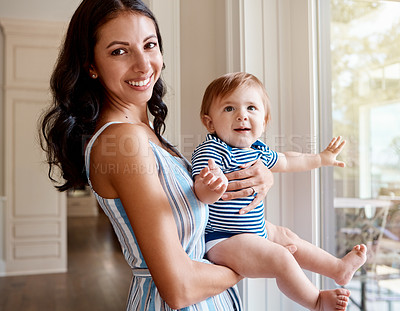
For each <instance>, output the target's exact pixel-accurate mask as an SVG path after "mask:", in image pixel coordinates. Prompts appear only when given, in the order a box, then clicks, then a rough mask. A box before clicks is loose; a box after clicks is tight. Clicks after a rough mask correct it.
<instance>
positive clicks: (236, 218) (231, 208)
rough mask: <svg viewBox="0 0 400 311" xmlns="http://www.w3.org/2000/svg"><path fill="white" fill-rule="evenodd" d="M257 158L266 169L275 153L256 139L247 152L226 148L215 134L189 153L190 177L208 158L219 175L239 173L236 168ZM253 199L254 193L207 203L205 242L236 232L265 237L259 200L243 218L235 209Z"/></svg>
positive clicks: (197, 172)
mask: <svg viewBox="0 0 400 311" xmlns="http://www.w3.org/2000/svg"><path fill="white" fill-rule="evenodd" d="M260 158H261V160H262V161H263V163H264V165H265V166H266V167H267V168H272V167H273V166H274V165H275V163H276V161H277V160H278V154H277V153H276V152H275V151H273V150H271V149H270V148H269V147H268V146H266V145H265V144H264V143H263V142H262V141H260V140H257V141H256V142H255V143H254V144H253V145H252V146H251V148H250V149H241V148H236V147H232V146H229V145H227V144H226V143H225V142H224V141H222V140H221V139H219V138H218V137H216V136H215V135H212V134H208V135H207V137H206V140H205V141H204V142H203V143H201V144H200V145H199V146H198V147H197V148H196V149H195V150H194V152H193V155H192V176H193V177H194V176H196V175H197V174H199V173H200V171H201V170H202V169H203V168H204V167H206V166H208V160H209V159H213V160H214V161H215V163H216V164H217V165H218V166H219V167H220V168H221V170H222V172H223V173H224V174H227V173H230V172H233V171H237V170H240V165H243V164H246V163H248V162H251V161H254V160H258V159H260ZM254 197H255V194H253V195H251V196H248V197H245V198H238V199H234V200H231V201H223V200H219V201H217V202H215V203H214V204H209V209H210V216H209V219H208V223H207V227H206V241H207V242H209V241H213V240H220V239H224V238H227V237H230V236H232V235H235V234H240V233H255V234H257V235H259V236H261V237H264V238H266V237H267V231H266V228H265V216H264V204H263V202H262V201H261V203H260V204H259V205H258V206H257V207H256V208H254V209H253V210H252V211H250V212H248V213H246V214H243V215H240V214H239V210H240V209H242V208H243V207H245V206H247V205H249V204H250V203H251V202H252V201H253V199H254ZM210 245H214V244H213V243H211V244H210ZM207 246H208V245H207ZM209 248H210V247H208V249H209Z"/></svg>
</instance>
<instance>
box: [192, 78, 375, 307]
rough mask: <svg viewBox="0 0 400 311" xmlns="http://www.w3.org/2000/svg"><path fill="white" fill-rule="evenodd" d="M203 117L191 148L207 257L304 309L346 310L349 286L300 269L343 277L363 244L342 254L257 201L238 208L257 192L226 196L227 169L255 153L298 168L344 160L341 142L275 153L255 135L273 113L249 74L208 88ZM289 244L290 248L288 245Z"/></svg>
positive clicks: (275, 164)
mask: <svg viewBox="0 0 400 311" xmlns="http://www.w3.org/2000/svg"><path fill="white" fill-rule="evenodd" d="M200 114H201V120H202V122H203V124H204V125H205V126H206V128H207V130H208V131H209V133H210V134H208V135H207V139H206V141H205V142H203V143H202V144H200V145H199V146H198V147H197V148H196V149H195V151H194V153H193V155H192V175H193V177H194V181H195V185H194V189H195V192H196V195H197V197H198V198H199V199H200V200H201V201H202V202H204V203H207V204H209V209H210V216H209V221H208V224H207V228H206V250H207V257H208V258H209V259H210V260H211V261H213V262H215V263H216V264H220V265H225V266H228V267H230V268H231V269H233V270H234V271H236V272H237V273H239V274H241V275H243V276H245V277H251V278H255V277H264V278H275V279H276V282H277V284H278V287H279V288H280V290H281V291H282V292H283V293H284V294H285V295H286V296H288V297H289V298H290V299H292V300H294V301H296V302H297V303H299V304H301V305H302V306H304V307H305V308H308V309H309V310H345V309H346V307H347V303H348V297H349V296H350V292H349V291H348V290H347V289H343V288H338V289H333V290H324V291H320V290H318V289H317V288H316V287H315V286H314V285H313V284H312V283H311V282H310V280H309V279H308V278H307V277H306V275H305V274H304V273H303V271H302V268H304V269H306V270H310V271H313V272H316V273H319V274H322V275H325V276H327V277H330V278H332V279H334V280H335V281H336V283H337V284H339V285H345V284H347V283H348V282H349V281H350V280H351V279H352V277H353V275H354V273H355V272H356V271H357V270H358V268H360V267H361V266H362V265H363V264H364V263H365V261H366V253H367V248H366V246H365V245H363V244H361V245H356V246H354V248H353V250H352V251H351V252H349V253H348V254H347V255H346V256H345V257H343V258H341V259H339V258H336V257H334V256H332V255H331V254H329V253H327V252H326V251H324V250H322V249H321V248H319V247H317V246H315V245H313V244H311V243H309V242H307V241H305V240H303V239H301V238H299V237H298V236H297V235H296V234H295V233H293V232H292V231H290V230H289V229H288V228H284V227H280V226H276V225H274V224H272V223H270V222H268V221H265V217H264V206H263V203H260V204H259V205H258V206H257V207H256V208H254V209H253V210H252V211H250V212H248V213H239V211H240V210H241V209H242V208H243V207H245V206H247V205H248V204H249V203H250V202H252V200H253V199H254V198H255V196H256V195H257V193H256V191H255V189H253V188H250V189H251V190H252V192H253V193H252V194H251V195H250V196H248V197H246V198H240V199H235V200H231V201H223V200H222V199H220V198H221V196H222V195H223V194H224V192H225V191H226V189H227V186H228V180H227V178H226V177H225V175H224V174H226V173H229V172H233V171H236V170H239V169H240V168H241V167H242V166H243V165H244V164H246V163H248V162H254V161H256V160H258V159H261V161H262V162H263V163H264V165H265V166H266V167H267V168H268V169H270V170H271V171H272V172H300V171H308V170H312V169H315V168H319V167H321V166H339V167H344V165H345V164H344V163H343V162H340V161H338V160H336V157H337V156H338V154H339V153H340V152H341V150H342V149H343V146H344V144H345V141H342V139H341V137H337V138H333V139H332V141H331V142H330V144H329V145H328V147H327V148H326V149H325V150H324V151H322V152H321V153H319V154H305V153H298V152H285V153H277V152H275V151H273V150H271V149H270V148H269V147H268V146H266V145H265V144H264V143H263V142H261V141H260V140H258V138H259V137H260V136H261V134H262V133H263V131H264V130H265V127H266V125H267V123H268V121H269V120H270V103H269V98H268V95H267V93H266V91H265V88H264V86H263V84H262V83H261V82H260V81H259V80H258V79H257V78H256V77H255V76H253V75H251V74H247V73H241V72H239V73H232V74H226V75H224V76H222V77H220V78H218V79H216V80H214V81H213V82H212V83H211V84H210V85H209V86H208V87H207V89H206V91H205V94H204V97H203V102H202V107H201V113H200ZM289 250H290V251H289Z"/></svg>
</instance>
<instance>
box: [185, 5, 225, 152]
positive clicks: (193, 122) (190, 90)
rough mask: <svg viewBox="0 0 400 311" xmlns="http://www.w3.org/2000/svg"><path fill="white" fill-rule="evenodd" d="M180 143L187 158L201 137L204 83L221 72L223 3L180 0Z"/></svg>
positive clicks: (202, 134) (223, 52)
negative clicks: (201, 108)
mask: <svg viewBox="0 0 400 311" xmlns="http://www.w3.org/2000/svg"><path fill="white" fill-rule="evenodd" d="M180 17H181V50H180V52H181V115H182V120H181V121H182V123H181V144H180V149H181V152H182V153H183V155H184V156H185V157H186V158H187V159H190V156H191V154H192V151H193V149H194V148H195V147H196V146H197V145H198V144H199V143H200V142H201V141H203V140H204V138H205V134H206V130H205V128H204V126H203V125H202V123H201V121H200V117H199V113H200V105H201V100H202V97H203V93H204V90H205V89H206V87H207V85H208V84H209V83H210V82H211V81H212V80H214V79H215V78H217V77H218V76H220V75H221V74H224V73H225V70H226V64H225V57H224V55H225V3H224V1H215V0H202V1H198V0H183V1H181V16H180Z"/></svg>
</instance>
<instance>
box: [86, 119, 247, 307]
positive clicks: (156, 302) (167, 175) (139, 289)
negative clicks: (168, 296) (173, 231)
mask: <svg viewBox="0 0 400 311" xmlns="http://www.w3.org/2000/svg"><path fill="white" fill-rule="evenodd" d="M114 123H120V122H110V123H107V124H105V125H104V126H103V127H102V128H101V129H100V130H99V131H98V132H96V133H95V134H94V135H93V137H92V138H91V140H90V141H89V143H88V145H87V147H86V151H85V166H86V174H87V177H88V181H89V185H90V186H91V183H90V179H89V167H90V152H91V149H92V146H93V143H94V142H95V140H96V139H97V137H98V136H99V135H100V134H101V133H102V132H103V131H104V130H105V129H106V128H107V127H108V126H109V125H110V124H114ZM149 143H150V146H151V148H152V150H153V153H154V155H155V159H156V164H157V170H158V175H159V178H160V181H161V184H162V186H163V188H164V191H165V193H166V195H167V197H168V200H169V203H170V206H171V210H172V212H173V215H174V218H175V222H176V225H177V229H178V235H179V238H180V241H181V244H182V247H183V248H184V250H185V252H186V253H187V254H188V256H189V257H190V258H191V259H192V260H196V261H203V262H206V260H205V259H204V258H203V257H204V253H205V250H204V229H205V226H206V223H207V217H208V209H207V206H206V205H204V204H202V203H201V202H200V201H198V200H197V198H196V196H195V194H194V192H193V181H192V178H191V175H190V169H191V168H190V164H189V163H188V161H186V160H185V159H184V158H183V157H182V158H178V157H174V156H172V155H171V154H170V153H168V152H167V151H165V150H164V149H163V148H161V147H159V146H157V145H156V144H154V143H152V142H151V141H149ZM91 187H92V186H91ZM92 191H93V193H94V194H95V197H96V199H97V201H98V202H99V204H100V206H101V208H102V209H103V210H104V212H105V214H106V215H107V216H108V218H109V219H110V222H111V224H112V226H113V229H114V231H115V233H116V235H117V237H118V240H119V242H120V244H121V248H122V252H123V255H124V257H125V259H126V261H127V263H128V264H129V266H130V267H131V268H132V273H133V278H132V282H131V287H130V291H129V297H128V301H127V307H126V310H129V311H136V310H141V311H159V310H172V309H171V308H170V307H169V306H168V305H167V304H166V303H165V302H164V301H163V299H162V298H161V297H160V294H159V292H158V290H157V288H156V286H155V284H154V281H153V280H152V278H151V275H150V272H149V270H148V269H147V266H146V263H145V261H144V258H143V255H142V253H141V251H140V249H139V246H138V243H137V241H136V238H135V235H134V233H133V230H132V227H131V225H130V222H129V219H128V217H127V215H126V212H125V210H124V207H123V206H122V204H121V201H120V200H119V199H105V198H103V197H101V196H100V195H98V194H97V193H96V192H95V191H94V190H93V188H92ZM181 310H185V311H196V310H197V311H229V310H237V311H241V310H242V306H241V302H240V298H239V295H238V292H237V290H236V287H234V288H229V289H228V290H226V291H224V292H223V293H221V294H219V295H217V296H214V297H211V298H208V299H207V300H204V301H202V302H200V303H197V304H195V305H192V306H189V307H186V308H184V309H181Z"/></svg>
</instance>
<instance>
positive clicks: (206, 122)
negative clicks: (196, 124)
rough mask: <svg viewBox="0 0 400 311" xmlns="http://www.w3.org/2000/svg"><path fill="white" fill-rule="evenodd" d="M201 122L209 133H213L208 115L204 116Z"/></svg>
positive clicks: (213, 129) (212, 126)
mask: <svg viewBox="0 0 400 311" xmlns="http://www.w3.org/2000/svg"><path fill="white" fill-rule="evenodd" d="M201 122H203V124H204V126H205V127H206V128H207V130H208V131H209V132H210V133H213V132H214V131H215V128H214V123H213V121H212V119H211V117H210V116H209V115H206V114H205V115H204V116H202V117H201Z"/></svg>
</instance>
